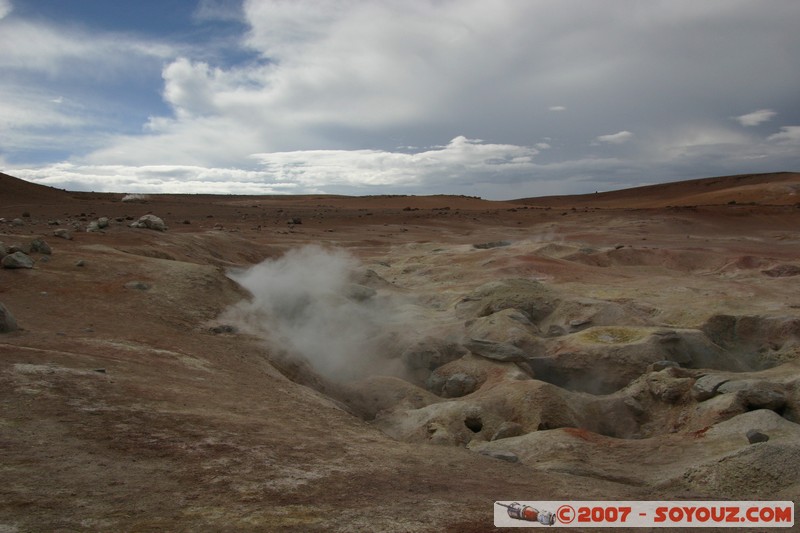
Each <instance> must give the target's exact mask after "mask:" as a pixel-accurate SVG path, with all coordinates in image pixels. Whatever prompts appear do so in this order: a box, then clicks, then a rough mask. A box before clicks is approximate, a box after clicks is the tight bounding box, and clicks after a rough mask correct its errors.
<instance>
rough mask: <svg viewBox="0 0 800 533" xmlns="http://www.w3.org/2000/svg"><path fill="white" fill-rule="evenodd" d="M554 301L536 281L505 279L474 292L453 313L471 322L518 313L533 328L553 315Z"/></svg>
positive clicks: (548, 290)
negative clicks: (505, 313) (503, 313)
mask: <svg viewBox="0 0 800 533" xmlns="http://www.w3.org/2000/svg"><path fill="white" fill-rule="evenodd" d="M558 301H559V300H558V298H557V297H556V295H555V293H554V292H553V291H552V290H551V289H549V288H548V287H546V286H545V285H544V284H542V283H539V282H538V281H533V280H529V279H507V280H501V281H491V282H489V283H485V284H483V285H481V286H480V287H478V288H476V289H475V290H473V291H472V292H471V293H469V294H468V295H467V296H466V297H464V298H463V299H462V300H461V301H460V302H459V303H458V304H456V312H457V314H458V315H459V316H461V317H463V318H475V317H482V316H488V315H491V314H492V313H496V312H498V311H502V310H504V309H518V310H519V311H521V312H522V313H523V314H524V315H525V316H526V317H527V318H528V320H530V321H531V322H533V323H534V324H536V323H538V322H539V321H541V320H543V319H544V318H545V317H547V316H548V315H549V314H550V313H552V312H553V309H555V307H556V305H557V304H558Z"/></svg>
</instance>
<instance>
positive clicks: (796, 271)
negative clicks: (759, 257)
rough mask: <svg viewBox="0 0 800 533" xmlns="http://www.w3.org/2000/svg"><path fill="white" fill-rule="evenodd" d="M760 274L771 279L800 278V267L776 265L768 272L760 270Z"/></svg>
mask: <svg viewBox="0 0 800 533" xmlns="http://www.w3.org/2000/svg"><path fill="white" fill-rule="evenodd" d="M761 273H762V274H764V275H765V276H769V277H772V278H787V277H790V276H800V267H799V266H796V265H778V266H776V267H773V268H770V269H769V270H762V271H761Z"/></svg>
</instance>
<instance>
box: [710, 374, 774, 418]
mask: <svg viewBox="0 0 800 533" xmlns="http://www.w3.org/2000/svg"><path fill="white" fill-rule="evenodd" d="M718 391H719V392H720V393H722V394H732V393H733V394H736V395H737V396H738V398H739V399H740V400H741V401H742V403H743V405H744V406H745V407H746V408H747V409H749V410H754V409H769V410H771V411H774V410H776V409H781V408H782V407H784V406H785V405H786V393H785V392H784V389H783V387H781V386H780V385H778V384H777V383H770V382H769V381H757V380H749V379H745V380H739V381H728V382H726V383H723V384H722V385H720V387H719V389H718Z"/></svg>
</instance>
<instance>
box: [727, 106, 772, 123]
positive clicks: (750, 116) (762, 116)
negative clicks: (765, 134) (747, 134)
mask: <svg viewBox="0 0 800 533" xmlns="http://www.w3.org/2000/svg"><path fill="white" fill-rule="evenodd" d="M775 115H777V113H776V112H775V111H773V110H771V109H759V110H758V111H753V112H752V113H747V114H746V115H740V116H738V117H734V118H735V119H736V120H738V121H739V124H741V125H742V126H758V125H759V124H761V123H762V122H767V121H768V120H770V119H771V118H772V117H774V116H775Z"/></svg>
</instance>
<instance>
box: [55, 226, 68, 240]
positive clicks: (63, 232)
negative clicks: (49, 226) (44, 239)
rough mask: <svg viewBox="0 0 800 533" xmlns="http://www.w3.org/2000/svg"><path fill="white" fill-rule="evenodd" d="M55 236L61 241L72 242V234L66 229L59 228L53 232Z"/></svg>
mask: <svg viewBox="0 0 800 533" xmlns="http://www.w3.org/2000/svg"><path fill="white" fill-rule="evenodd" d="M53 236H54V237H58V238H59V239H66V240H68V241H71V240H72V233H70V231H69V230H67V229H64V228H59V229H57V230H54V231H53Z"/></svg>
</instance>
